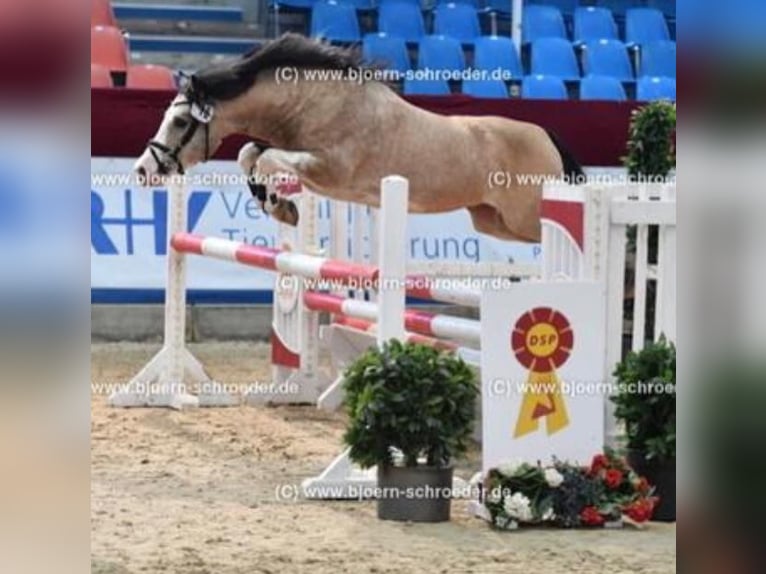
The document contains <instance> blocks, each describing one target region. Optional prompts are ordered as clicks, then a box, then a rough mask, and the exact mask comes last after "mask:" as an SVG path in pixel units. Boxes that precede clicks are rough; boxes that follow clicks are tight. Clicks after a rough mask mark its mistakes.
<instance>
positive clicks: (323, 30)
mask: <svg viewBox="0 0 766 574" xmlns="http://www.w3.org/2000/svg"><path fill="white" fill-rule="evenodd" d="M311 35H312V36H313V37H315V38H326V39H327V40H330V41H332V42H358V41H359V40H360V39H361V35H360V34H359V21H358V20H357V19H356V10H355V9H354V6H353V5H351V4H346V3H342V2H337V1H336V0H326V1H325V0H322V1H321V2H317V3H316V4H314V7H313V8H312V9H311Z"/></svg>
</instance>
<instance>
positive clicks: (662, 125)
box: [623, 101, 676, 178]
mask: <svg viewBox="0 0 766 574" xmlns="http://www.w3.org/2000/svg"><path fill="white" fill-rule="evenodd" d="M675 129H676V106H675V104H673V103H671V102H666V101H659V102H652V103H650V104H647V105H645V106H643V107H641V108H638V109H637V110H634V111H633V114H632V117H631V121H630V130H629V135H628V154H627V155H626V156H625V157H624V158H623V163H624V165H625V167H626V168H628V174H629V175H630V176H631V177H632V178H636V177H639V176H642V177H666V176H667V175H668V173H670V170H672V169H673V168H674V167H675V166H676V149H675V141H674V133H675Z"/></svg>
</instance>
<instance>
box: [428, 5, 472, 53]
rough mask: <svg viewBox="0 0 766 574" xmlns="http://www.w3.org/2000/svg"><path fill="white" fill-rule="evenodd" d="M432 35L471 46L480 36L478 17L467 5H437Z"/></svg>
mask: <svg viewBox="0 0 766 574" xmlns="http://www.w3.org/2000/svg"><path fill="white" fill-rule="evenodd" d="M434 34H443V35H445V36H452V37H453V38H457V39H458V40H460V41H461V42H463V43H464V44H472V43H473V41H474V39H475V38H477V37H478V36H481V27H480V26H479V15H478V14H477V13H476V8H474V7H473V6H470V5H468V4H455V3H454V2H450V3H449V4H439V5H438V6H437V7H436V9H435V10H434Z"/></svg>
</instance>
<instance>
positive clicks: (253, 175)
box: [237, 143, 299, 225]
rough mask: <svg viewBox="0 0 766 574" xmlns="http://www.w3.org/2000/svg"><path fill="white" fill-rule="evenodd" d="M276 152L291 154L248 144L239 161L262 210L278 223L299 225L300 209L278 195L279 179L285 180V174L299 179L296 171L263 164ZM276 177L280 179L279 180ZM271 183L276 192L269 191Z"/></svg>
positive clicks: (272, 164)
mask: <svg viewBox="0 0 766 574" xmlns="http://www.w3.org/2000/svg"><path fill="white" fill-rule="evenodd" d="M275 151H279V152H281V153H288V154H289V153H291V152H282V150H274V149H271V148H270V149H267V150H263V149H261V148H260V147H258V146H257V145H256V144H254V143H248V144H245V146H243V147H242V149H241V150H240V151H239V157H238V158H237V161H238V162H239V165H240V166H241V167H242V169H243V171H244V172H245V174H246V175H247V176H248V187H249V188H250V192H251V193H252V194H253V197H255V198H256V199H257V200H258V201H259V202H260V204H261V208H262V209H263V210H264V211H265V212H266V213H269V214H271V215H272V216H273V217H274V219H276V220H277V221H281V222H282V223H286V224H288V225H297V224H298V218H299V216H298V208H297V207H296V206H295V204H294V203H293V202H292V201H290V200H289V199H286V198H284V197H282V196H281V195H280V194H279V193H278V192H279V189H280V183H278V182H277V179H280V180H281V179H284V178H283V176H284V174H285V173H287V174H292V175H293V176H296V177H297V174H296V172H295V170H294V169H292V168H291V167H282V164H274V163H273V162H269V161H266V162H261V159H262V158H263V157H266V159H267V160H268V158H269V157H270V156H269V155H268V154H270V153H271V152H275ZM276 176H280V177H279V178H277V177H276ZM272 180H273V181H272ZM269 181H272V183H273V185H272V186H271V187H272V189H275V190H276V191H272V192H269V191H268V186H267V185H266V182H269ZM282 183H284V182H282Z"/></svg>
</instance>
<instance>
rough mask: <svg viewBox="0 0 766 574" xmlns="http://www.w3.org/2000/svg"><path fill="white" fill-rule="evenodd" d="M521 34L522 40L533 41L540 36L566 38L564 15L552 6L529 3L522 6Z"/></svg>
mask: <svg viewBox="0 0 766 574" xmlns="http://www.w3.org/2000/svg"><path fill="white" fill-rule="evenodd" d="M522 35H523V37H524V42H534V41H535V40H538V39H540V38H566V37H567V30H566V26H565V25H564V17H563V16H562V15H561V12H560V11H559V9H558V8H555V7H553V6H542V5H538V4H530V5H529V6H526V7H525V8H524V15H523V17H522Z"/></svg>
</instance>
